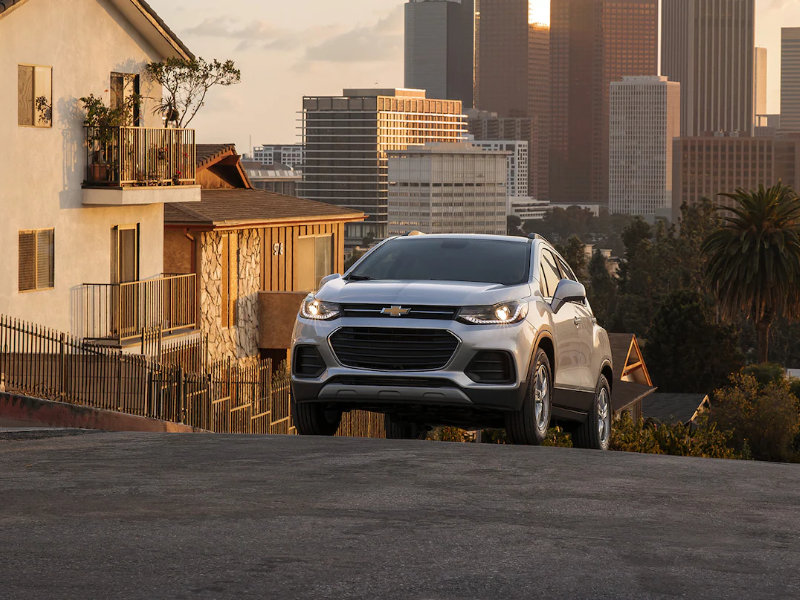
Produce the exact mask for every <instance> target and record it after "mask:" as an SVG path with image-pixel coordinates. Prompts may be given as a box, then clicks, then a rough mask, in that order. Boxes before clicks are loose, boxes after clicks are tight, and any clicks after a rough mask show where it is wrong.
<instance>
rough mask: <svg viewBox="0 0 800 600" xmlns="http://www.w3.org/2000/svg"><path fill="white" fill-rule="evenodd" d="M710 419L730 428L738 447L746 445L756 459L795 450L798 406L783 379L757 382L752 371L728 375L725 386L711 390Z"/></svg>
mask: <svg viewBox="0 0 800 600" xmlns="http://www.w3.org/2000/svg"><path fill="white" fill-rule="evenodd" d="M711 419H712V420H713V422H715V423H716V424H717V425H718V426H719V427H720V428H721V429H723V430H730V431H731V432H732V434H733V435H732V444H733V446H734V447H735V448H736V449H737V450H739V451H740V452H742V451H743V450H744V449H745V447H749V449H750V451H751V452H752V455H753V457H754V458H757V459H759V460H788V459H789V458H791V457H792V455H794V454H795V452H796V451H795V449H794V443H795V438H796V436H797V435H798V430H799V429H800V410H798V400H797V398H796V397H795V396H794V395H793V394H792V392H791V388H790V384H789V382H788V381H787V380H786V379H783V378H781V379H779V380H777V381H776V380H773V381H769V382H768V383H767V384H766V385H764V386H760V385H759V382H758V380H757V379H756V377H754V376H752V375H748V374H746V373H744V372H741V373H736V374H734V375H731V377H730V384H729V385H728V387H725V388H722V389H719V390H717V391H716V392H714V400H713V401H712V404H711Z"/></svg>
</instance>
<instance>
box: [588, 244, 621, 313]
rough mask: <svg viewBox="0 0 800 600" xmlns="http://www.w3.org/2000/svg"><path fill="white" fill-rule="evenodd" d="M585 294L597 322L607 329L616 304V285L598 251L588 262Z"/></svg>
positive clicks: (603, 258)
mask: <svg viewBox="0 0 800 600" xmlns="http://www.w3.org/2000/svg"><path fill="white" fill-rule="evenodd" d="M587 270H588V279H589V285H588V286H587V287H588V289H587V294H588V297H589V300H590V302H591V304H592V312H594V314H595V316H596V317H597V320H598V321H599V322H600V324H601V325H603V326H604V327H609V326H610V323H611V316H612V315H613V314H614V311H615V310H616V303H617V283H616V281H614V278H613V277H612V276H611V275H610V274H609V272H608V267H607V265H606V259H605V257H604V256H603V255H602V254H601V253H600V252H598V251H595V252H594V254H593V255H592V260H590V261H589V266H588V268H587Z"/></svg>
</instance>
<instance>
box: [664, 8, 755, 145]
mask: <svg viewBox="0 0 800 600" xmlns="http://www.w3.org/2000/svg"><path fill="white" fill-rule="evenodd" d="M661 27H662V31H661V74H662V75H665V76H667V77H669V80H670V81H677V82H679V83H680V84H681V135H683V136H700V135H713V134H714V133H715V132H725V133H737V132H738V133H741V134H746V135H749V134H750V133H751V132H752V130H753V116H754V114H755V110H754V105H753V102H754V93H753V83H754V62H755V41H754V40H755V1H754V0H722V1H721V0H669V1H668V2H663V3H662V26H661Z"/></svg>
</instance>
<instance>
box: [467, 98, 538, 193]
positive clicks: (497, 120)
mask: <svg viewBox="0 0 800 600" xmlns="http://www.w3.org/2000/svg"><path fill="white" fill-rule="evenodd" d="M466 113H467V129H468V130H469V134H470V135H471V136H472V137H473V138H475V140H476V143H477V142H481V141H500V140H503V141H508V140H520V141H523V142H526V143H527V144H528V193H529V194H530V193H532V189H533V188H532V183H533V182H534V175H535V169H536V165H534V164H533V162H532V161H531V159H530V149H531V148H533V147H534V146H535V145H536V142H537V139H538V138H537V137H536V135H535V133H534V129H533V127H534V126H533V119H528V118H525V117H500V116H498V115H497V113H495V112H489V111H486V110H477V109H471V110H468V111H466Z"/></svg>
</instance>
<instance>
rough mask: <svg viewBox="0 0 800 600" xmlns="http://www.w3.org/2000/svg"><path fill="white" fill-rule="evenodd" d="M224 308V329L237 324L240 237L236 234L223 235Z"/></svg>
mask: <svg viewBox="0 0 800 600" xmlns="http://www.w3.org/2000/svg"><path fill="white" fill-rule="evenodd" d="M221 254H222V256H221V257H220V263H221V266H222V281H221V287H222V308H221V311H220V322H221V323H222V326H223V327H233V326H234V325H235V324H236V300H237V299H238V297H239V237H238V235H237V234H236V233H224V234H222V253H221Z"/></svg>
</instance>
